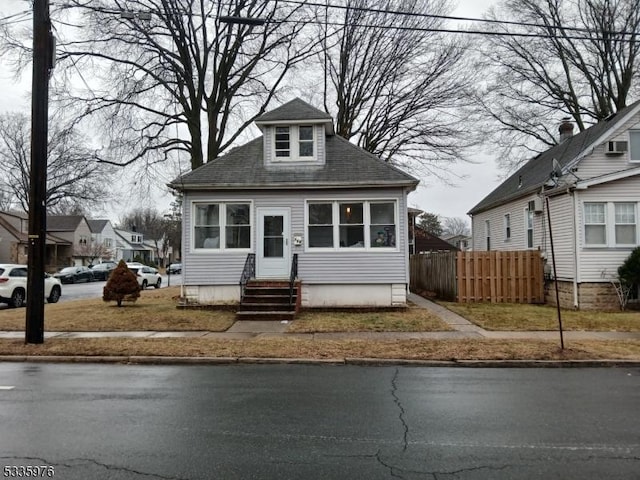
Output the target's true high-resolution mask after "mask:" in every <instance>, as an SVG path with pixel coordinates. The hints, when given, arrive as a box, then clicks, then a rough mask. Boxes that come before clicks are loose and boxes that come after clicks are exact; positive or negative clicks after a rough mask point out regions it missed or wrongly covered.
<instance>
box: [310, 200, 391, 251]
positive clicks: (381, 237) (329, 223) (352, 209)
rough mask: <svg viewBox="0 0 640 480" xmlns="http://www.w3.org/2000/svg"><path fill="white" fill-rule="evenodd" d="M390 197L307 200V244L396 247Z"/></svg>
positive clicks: (353, 247) (351, 248) (331, 247)
mask: <svg viewBox="0 0 640 480" xmlns="http://www.w3.org/2000/svg"><path fill="white" fill-rule="evenodd" d="M396 225H397V222H396V203H395V202H393V201H336V202H330V201H318V202H309V204H308V227H307V238H308V241H307V245H308V247H309V248H329V249H345V250H346V249H349V250H351V251H352V250H354V249H370V248H380V247H386V248H395V247H396V237H397V228H396Z"/></svg>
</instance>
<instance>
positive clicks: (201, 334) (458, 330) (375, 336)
mask: <svg viewBox="0 0 640 480" xmlns="http://www.w3.org/2000/svg"><path fill="white" fill-rule="evenodd" d="M408 299H409V301H410V302H412V303H414V304H415V305H417V306H419V307H421V308H425V309H427V310H429V311H430V312H432V313H434V314H435V315H436V316H438V317H439V318H440V319H441V320H442V321H443V322H444V323H446V324H447V325H448V326H449V327H451V328H452V329H453V330H452V331H445V332H354V333H287V329H288V327H289V323H288V322H286V321H285V322H280V321H251V320H238V321H236V322H235V323H234V324H233V325H232V326H231V327H230V328H229V329H228V330H227V331H226V332H208V331H183V332H155V331H139V332H48V331H45V335H44V336H45V338H47V339H48V338H212V339H220V340H223V339H224V340H248V339H252V338H301V339H307V340H414V339H416V340H448V339H465V338H468V339H473V338H475V339H479V338H486V339H503V340H557V339H559V336H560V334H559V333H558V332H557V331H532V332H505V331H488V330H485V329H483V328H480V327H478V326H477V325H474V324H473V323H471V322H470V321H469V320H467V319H465V318H463V317H461V316H460V315H458V314H456V313H453V312H452V311H450V310H447V309H446V308H444V307H442V306H440V305H438V304H436V303H434V302H432V301H430V300H427V299H425V298H423V297H421V296H419V295H415V294H413V293H410V294H409V296H408ZM0 338H10V339H22V338H24V332H23V331H15V332H8V331H0ZM564 338H565V339H566V340H640V332H585V331H565V332H564Z"/></svg>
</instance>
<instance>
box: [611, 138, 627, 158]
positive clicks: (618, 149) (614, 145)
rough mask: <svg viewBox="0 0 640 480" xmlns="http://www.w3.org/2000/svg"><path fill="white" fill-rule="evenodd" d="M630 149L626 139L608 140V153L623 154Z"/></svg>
mask: <svg viewBox="0 0 640 480" xmlns="http://www.w3.org/2000/svg"><path fill="white" fill-rule="evenodd" d="M627 150H629V144H628V143H627V142H626V141H615V142H614V141H612V142H607V149H606V151H605V153H606V154H607V155H622V154H623V153H625V152H626V151H627Z"/></svg>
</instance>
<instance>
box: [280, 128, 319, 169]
mask: <svg viewBox="0 0 640 480" xmlns="http://www.w3.org/2000/svg"><path fill="white" fill-rule="evenodd" d="M300 127H311V134H312V140H311V142H312V145H313V155H311V156H308V157H303V156H301V155H300V142H301V140H300ZM278 128H288V129H289V156H288V157H279V156H276V131H277V130H278ZM303 141H305V142H309V140H303ZM317 159H318V134H317V132H316V126H315V125H314V124H313V123H300V124H294V125H284V124H282V125H274V126H273V141H272V142H271V162H272V163H295V162H301V163H307V162H308V163H312V162H314V161H316V160H317Z"/></svg>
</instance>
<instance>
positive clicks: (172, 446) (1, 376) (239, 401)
mask: <svg viewBox="0 0 640 480" xmlns="http://www.w3.org/2000/svg"><path fill="white" fill-rule="evenodd" d="M11 387H13V388H11ZM0 406H1V407H0V466H2V467H5V466H11V467H12V468H13V467H15V466H23V467H26V466H34V465H35V466H50V467H53V470H54V471H55V478H60V479H65V480H75V479H78V480H80V479H82V480H86V479H113V480H120V479H140V480H143V479H145V480H149V479H164V480H166V479H176V480H178V479H180V480H182V479H191V480H199V479H203V480H204V479H278V480H281V479H350V480H351V479H389V478H403V479H434V480H435V479H438V480H443V479H464V480H467V479H492V480H493V479H498V480H500V479H545V480H547V479H562V480H569V479H580V480H585V479H598V480H601V479H625V480H629V479H638V478H640V415H639V413H640V369H624V368H617V369H616V368H610V369H595V368H594V369H481V368H474V369H463V368H457V369H456V368H417V367H356V366H317V365H269V366H266V365H236V366H127V365H74V364H33V363H17V364H16V363H4V364H2V363H0ZM13 471H15V470H12V469H9V470H6V472H7V473H9V474H10V473H11V472H13Z"/></svg>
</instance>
